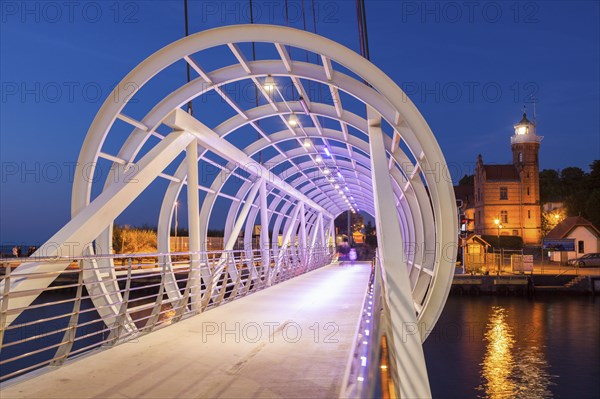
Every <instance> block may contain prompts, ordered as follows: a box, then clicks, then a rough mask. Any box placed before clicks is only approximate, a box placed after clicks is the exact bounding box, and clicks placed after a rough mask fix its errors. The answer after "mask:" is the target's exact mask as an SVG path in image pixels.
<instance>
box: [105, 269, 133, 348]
mask: <svg viewBox="0 0 600 399" xmlns="http://www.w3.org/2000/svg"><path fill="white" fill-rule="evenodd" d="M132 269H133V261H132V259H131V258H127V279H126V280H125V292H123V302H121V307H120V308H119V315H118V316H117V318H116V319H115V328H114V329H113V330H112V331H111V336H110V337H109V338H108V342H107V344H108V345H114V344H116V343H117V341H118V340H119V338H121V334H122V333H123V327H124V325H125V320H127V307H128V306H129V293H130V292H131V272H132ZM118 284H119V282H118V281H117V285H118Z"/></svg>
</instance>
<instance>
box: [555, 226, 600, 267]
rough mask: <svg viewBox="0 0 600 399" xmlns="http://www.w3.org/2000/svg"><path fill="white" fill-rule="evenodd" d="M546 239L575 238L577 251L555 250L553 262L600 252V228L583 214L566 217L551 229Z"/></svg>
mask: <svg viewBox="0 0 600 399" xmlns="http://www.w3.org/2000/svg"><path fill="white" fill-rule="evenodd" d="M546 239H548V240H564V239H573V240H575V251H568V252H556V251H553V252H552V254H551V256H550V260H551V261H553V262H561V261H562V262H565V261H566V260H567V259H574V258H578V257H580V256H583V255H585V254H589V253H594V252H600V230H598V229H597V228H596V227H595V226H594V225H593V224H592V222H590V221H589V220H587V219H585V218H582V217H581V216H571V217H568V218H566V219H565V220H563V221H562V222H560V223H559V224H557V225H556V227H554V228H553V229H552V230H550V232H549V233H548V235H547V236H546ZM561 254H562V255H561Z"/></svg>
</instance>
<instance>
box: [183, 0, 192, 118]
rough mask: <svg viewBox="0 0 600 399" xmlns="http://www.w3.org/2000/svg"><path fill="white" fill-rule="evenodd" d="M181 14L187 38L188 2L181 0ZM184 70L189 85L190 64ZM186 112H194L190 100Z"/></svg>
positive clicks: (188, 28) (188, 33) (188, 31)
mask: <svg viewBox="0 0 600 399" xmlns="http://www.w3.org/2000/svg"><path fill="white" fill-rule="evenodd" d="M183 13H184V19H185V37H188V36H189V35H190V25H189V16H188V1H187V0H183ZM186 69H187V82H188V83H190V80H191V72H190V63H189V62H187V63H186ZM187 112H188V114H190V115H193V114H194V110H193V109H192V100H190V101H189V102H188V104H187Z"/></svg>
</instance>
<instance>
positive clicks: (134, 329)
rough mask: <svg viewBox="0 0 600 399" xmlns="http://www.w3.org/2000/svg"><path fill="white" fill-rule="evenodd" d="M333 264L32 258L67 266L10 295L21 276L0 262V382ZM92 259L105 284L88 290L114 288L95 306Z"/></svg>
mask: <svg viewBox="0 0 600 399" xmlns="http://www.w3.org/2000/svg"><path fill="white" fill-rule="evenodd" d="M332 257H333V251H332V249H331V248H317V249H308V248H288V249H285V250H270V251H268V252H267V251H262V250H248V251H226V252H202V253H190V252H186V253H172V254H139V255H110V256H101V255H100V256H93V257H82V258H73V259H64V258H62V259H36V261H42V262H57V261H60V262H65V261H66V260H68V261H71V262H72V263H71V266H70V267H69V268H68V269H66V270H64V271H59V272H47V273H36V274H33V273H32V274H29V275H28V277H30V278H35V279H38V278H39V279H48V278H52V279H53V280H54V282H53V283H52V284H51V285H50V286H49V287H47V288H43V289H30V290H21V291H16V290H15V291H13V290H11V281H13V279H17V278H21V277H23V276H24V274H23V273H19V270H18V267H17V268H16V270H15V271H14V272H13V271H12V268H13V267H14V266H15V264H14V259H13V260H6V261H2V265H3V266H4V267H3V268H4V270H5V273H4V276H3V278H2V280H1V281H0V295H1V296H0V381H4V380H8V379H10V378H13V377H16V376H19V375H22V374H24V373H27V372H30V371H32V370H35V369H38V368H41V367H44V366H48V365H51V366H60V365H61V364H62V363H64V362H65V361H66V360H67V359H70V358H73V357H76V356H78V355H81V354H83V353H86V352H89V351H90V350H93V349H100V348H106V347H111V346H114V345H116V344H118V343H122V342H127V341H131V340H133V339H136V338H138V337H139V336H141V335H143V334H146V333H149V332H151V331H153V330H155V329H157V328H161V327H164V326H167V325H169V324H172V323H175V322H178V321H180V320H182V319H184V318H187V317H190V316H192V315H195V314H198V313H200V312H202V311H205V310H207V309H210V308H212V307H216V306H219V305H222V304H224V303H227V302H230V301H233V300H235V299H238V298H241V297H244V296H246V295H249V294H251V293H254V292H257V291H260V290H262V289H264V288H266V287H268V286H270V285H274V284H277V283H279V282H282V281H285V280H287V279H290V278H293V277H295V276H298V275H300V274H303V273H306V272H308V271H311V270H314V269H316V268H319V267H321V266H324V265H327V264H329V263H331V260H332ZM98 260H104V261H106V260H109V261H110V262H109V263H110V267H106V268H104V270H102V268H97V269H100V270H98V271H99V272H101V273H104V274H105V278H104V280H103V281H102V282H101V283H94V284H97V285H99V284H103V285H104V288H103V289H107V287H116V291H114V292H110V293H109V297H110V298H113V301H112V302H109V303H106V304H104V305H102V306H98V305H97V303H96V304H95V303H94V300H95V299H97V298H98V297H100V296H102V295H104V296H106V293H105V292H104V293H102V294H101V293H98V292H99V291H100V290H98V287H97V286H96V287H93V286H92V287H90V283H87V284H86V282H85V281H84V276H85V272H86V268H87V267H88V266H87V265H89V264H90V263H91V262H92V261H98ZM11 262H12V264H11ZM101 264H106V262H99V263H98V265H101ZM107 269H111V270H110V273H109V270H107ZM169 278H172V280H170V279H169ZM169 282H171V283H169ZM173 282H174V284H173ZM32 295H35V296H36V297H37V299H36V300H35V301H34V302H33V303H32V304H31V305H29V306H28V307H26V308H15V309H9V306H8V304H9V302H10V301H11V299H12V298H19V297H23V296H32ZM102 307H112V309H116V312H115V314H114V317H113V318H112V319H111V320H110V321H107V318H106V317H102V316H101V314H103V312H102ZM15 315H18V317H17V318H16V319H15V320H14V322H13V323H11V324H8V323H7V318H8V317H14V316H15Z"/></svg>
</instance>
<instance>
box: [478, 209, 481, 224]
mask: <svg viewBox="0 0 600 399" xmlns="http://www.w3.org/2000/svg"><path fill="white" fill-rule="evenodd" d="M480 220H481V211H477V223H479V221H480Z"/></svg>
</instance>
